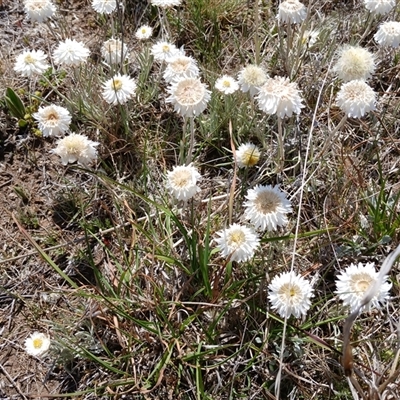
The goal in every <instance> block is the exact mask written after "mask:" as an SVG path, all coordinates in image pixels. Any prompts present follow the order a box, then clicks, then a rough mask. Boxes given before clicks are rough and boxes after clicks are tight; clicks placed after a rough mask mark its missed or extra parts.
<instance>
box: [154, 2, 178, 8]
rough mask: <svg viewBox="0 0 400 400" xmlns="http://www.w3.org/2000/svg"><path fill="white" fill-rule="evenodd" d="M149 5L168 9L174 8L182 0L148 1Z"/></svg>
mask: <svg viewBox="0 0 400 400" xmlns="http://www.w3.org/2000/svg"><path fill="white" fill-rule="evenodd" d="M150 3H151V4H152V5H153V6H157V7H161V8H170V7H174V6H179V5H180V4H181V3H182V0H150Z"/></svg>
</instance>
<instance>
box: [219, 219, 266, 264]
mask: <svg viewBox="0 0 400 400" xmlns="http://www.w3.org/2000/svg"><path fill="white" fill-rule="evenodd" d="M216 235H217V236H219V237H217V238H215V241H216V242H217V245H218V249H219V251H220V252H221V254H222V256H223V257H224V258H226V259H229V261H237V262H242V261H248V260H250V259H251V258H253V256H254V253H255V251H256V250H257V248H258V246H259V245H260V238H259V237H258V236H257V234H256V233H255V232H254V231H253V229H251V228H248V227H246V226H243V225H239V224H233V225H231V226H230V227H229V228H227V229H223V230H221V231H219V232H216Z"/></svg>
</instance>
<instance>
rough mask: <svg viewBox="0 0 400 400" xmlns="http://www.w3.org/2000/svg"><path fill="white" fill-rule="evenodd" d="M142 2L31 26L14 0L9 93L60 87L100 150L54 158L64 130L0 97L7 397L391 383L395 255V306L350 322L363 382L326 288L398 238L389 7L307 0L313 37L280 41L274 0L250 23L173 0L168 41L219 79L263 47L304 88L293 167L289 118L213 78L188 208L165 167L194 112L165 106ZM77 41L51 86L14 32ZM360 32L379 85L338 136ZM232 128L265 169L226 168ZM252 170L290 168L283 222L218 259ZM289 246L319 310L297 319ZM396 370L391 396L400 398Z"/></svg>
mask: <svg viewBox="0 0 400 400" xmlns="http://www.w3.org/2000/svg"><path fill="white" fill-rule="evenodd" d="M0 3H1V2H0ZM145 3H146V2H144V3H141V2H135V1H131V0H126V5H125V14H124V15H123V16H122V14H116V15H115V16H114V20H113V21H112V20H111V19H110V18H109V17H104V16H100V15H96V13H95V12H94V11H93V9H92V8H91V6H90V3H89V2H88V1H80V2H70V1H61V0H60V1H58V2H57V7H58V9H59V13H58V15H57V17H56V18H55V22H54V24H53V25H51V24H40V25H38V24H34V23H31V22H29V21H28V20H26V19H24V18H23V11H22V10H23V6H22V4H20V3H17V2H12V1H7V0H5V1H4V2H3V5H2V8H1V11H0V13H1V14H0V16H1V19H0V21H1V25H2V28H3V29H2V33H0V43H1V47H0V59H1V61H0V93H1V94H0V96H3V95H4V94H5V90H6V88H7V87H10V88H12V89H13V90H14V91H15V92H16V93H18V94H19V96H20V97H21V100H22V102H23V103H24V105H25V107H26V109H27V112H28V114H32V113H33V112H35V111H36V110H37V108H38V107H39V105H42V104H47V102H49V103H57V104H61V105H63V106H65V107H67V108H68V109H69V110H70V112H71V114H72V115H73V121H72V128H71V130H73V131H75V132H78V133H84V134H86V135H87V136H89V137H90V138H91V139H92V140H97V141H100V142H101V146H100V154H99V159H98V162H97V163H96V165H93V168H80V167H78V166H76V165H69V166H67V167H64V166H62V165H61V163H60V161H59V159H58V158H57V156H55V155H52V154H50V153H49V152H50V150H51V149H52V148H54V145H55V141H54V140H52V139H49V138H47V139H46V138H42V137H40V135H38V132H37V130H36V128H37V127H36V125H35V123H34V121H33V119H32V118H31V117H29V115H28V116H26V120H27V122H28V125H27V126H26V127H24V128H19V127H18V120H17V119H16V118H14V117H13V116H12V115H11V113H10V111H9V109H8V108H7V106H6V102H5V99H4V97H0V106H1V109H0V189H1V190H0V204H1V215H2V218H1V222H0V223H1V225H0V234H1V239H2V247H1V259H0V289H1V292H0V333H1V336H2V340H1V341H0V349H1V351H0V397H1V398H4V399H30V398H38V399H39V398H43V399H45V398H79V399H85V400H88V399H106V398H112V399H118V398H121V399H122V398H124V399H159V398H168V399H182V400H186V399H213V400H217V399H221V400H225V399H239V398H243V399H275V398H277V385H278V386H280V394H279V397H280V398H281V399H285V398H288V399H349V398H356V396H358V397H359V398H363V399H367V398H368V399H375V398H379V397H376V395H375V394H374V393H373V388H374V387H379V385H380V384H382V382H384V381H385V379H387V378H388V377H389V376H390V374H392V375H393V374H394V373H395V372H396V371H397V369H396V368H397V364H396V363H397V358H396V354H397V351H398V305H399V303H398V298H399V289H398V284H397V282H398V275H399V269H398V266H397V265H395V266H394V267H393V269H392V271H391V275H390V279H391V281H392V282H393V287H392V290H391V296H392V300H391V301H390V302H389V304H388V305H387V307H386V308H384V309H381V310H373V311H372V312H370V313H364V314H362V315H361V316H360V318H359V319H358V320H357V321H356V323H355V325H354V327H353V330H352V337H351V341H352V346H353V353H354V354H353V356H354V373H353V378H352V379H353V384H350V383H349V382H348V381H347V380H346V378H345V375H344V370H343V367H342V366H341V352H342V340H343V337H342V328H343V324H344V320H345V318H346V316H347V315H348V310H347V309H346V308H344V307H343V306H342V304H341V302H340V301H339V300H338V299H337V297H336V296H335V294H334V291H335V279H336V275H337V273H338V272H339V271H340V270H343V269H344V268H345V267H346V266H347V265H349V264H350V263H351V262H354V263H358V262H367V261H369V262H375V263H376V264H377V265H380V264H381V262H382V260H383V259H384V258H385V257H386V256H387V255H388V254H389V253H390V252H391V251H392V250H393V249H394V248H395V247H397V245H398V243H399V224H400V219H399V217H398V207H399V206H398V200H399V187H398V175H399V169H398V159H399V151H400V147H399V139H398V132H399V122H398V114H399V101H398V100H399V99H398V90H399V66H398V61H399V56H398V51H395V50H387V49H382V48H379V47H378V46H377V44H376V43H375V42H374V39H373V34H374V32H375V31H376V29H377V27H378V25H379V23H380V22H381V21H382V20H385V19H387V18H389V17H382V16H381V17H374V18H372V19H371V17H369V16H368V13H367V12H366V10H365V9H364V8H363V6H362V4H358V3H357V4H355V3H353V2H346V3H339V2H310V4H308V3H307V2H305V3H306V5H307V6H308V7H309V15H308V17H307V20H306V21H305V23H304V24H305V25H304V26H303V27H302V28H298V27H296V28H294V32H292V33H294V34H296V33H298V32H299V31H300V29H301V30H302V31H303V32H304V30H306V29H307V30H309V29H315V30H318V32H319V35H318V39H317V41H316V43H315V44H313V45H312V46H308V45H307V43H304V42H302V41H297V42H296V40H295V41H294V44H293V47H292V51H290V52H288V51H287V41H286V31H285V27H284V26H280V27H279V26H278V25H277V20H276V13H277V4H276V3H275V2H260V4H259V6H258V7H259V9H258V10H259V18H258V19H257V18H255V12H256V10H257V7H256V6H255V4H254V1H251V2H247V3H246V2H243V1H235V0H229V1H228V0H213V1H205V0H193V1H186V2H184V3H185V4H184V5H183V6H181V7H178V8H177V9H176V10H175V11H174V10H170V11H168V12H167V16H168V21H169V22H168V24H169V29H170V30H171V32H172V39H173V41H174V43H176V44H177V45H178V46H179V47H180V46H184V48H185V51H186V52H187V53H188V54H190V55H192V56H193V57H194V58H195V59H196V60H198V62H199V66H200V69H201V72H202V80H203V81H205V82H207V84H208V86H209V88H212V87H213V84H214V82H215V80H216V79H217V77H218V76H220V75H222V73H226V74H232V75H237V73H238V72H239V71H240V69H241V68H243V66H244V65H245V64H246V63H248V62H254V61H255V60H256V59H258V60H259V61H260V64H261V65H262V66H264V67H265V68H266V70H267V71H268V73H269V75H271V76H275V75H278V76H290V77H291V78H292V79H293V80H294V81H296V82H297V84H298V85H299V87H300V88H301V90H302V96H303V98H304V104H305V108H304V109H302V112H301V114H300V115H299V116H296V117H292V118H287V119H285V120H284V122H283V138H284V153H285V159H284V161H283V162H282V160H279V157H278V155H279V154H280V149H279V147H278V142H277V137H278V133H279V132H278V121H277V118H276V116H274V115H272V116H267V115H265V114H263V113H262V112H261V111H259V110H258V109H257V107H256V106H255V104H254V102H253V101H251V100H250V99H249V97H248V96H247V94H244V93H239V92H238V93H236V94H235V95H234V96H235V97H234V100H233V98H232V99H227V98H223V97H221V96H219V95H218V94H217V93H216V92H215V91H214V93H213V96H212V99H211V101H210V103H209V105H208V107H207V110H206V112H205V113H204V114H203V115H202V116H200V117H199V118H198V119H196V121H195V138H196V142H195V150H194V154H193V159H194V162H195V164H196V165H197V166H198V168H199V171H200V172H201V174H202V176H203V178H202V181H201V184H200V185H201V192H200V193H199V194H198V195H197V196H196V197H195V199H194V200H193V201H191V202H189V203H187V204H181V203H176V202H174V201H173V200H172V199H171V198H170V195H169V194H168V193H167V192H166V190H165V174H166V172H167V171H168V170H170V169H172V167H173V166H174V165H176V164H177V162H178V160H179V157H180V155H181V153H182V145H181V140H182V129H183V122H182V118H181V117H180V116H179V115H177V114H176V113H174V111H173V108H172V107H171V106H170V105H168V104H166V102H165V98H166V85H165V84H164V82H163V80H162V74H161V72H160V66H159V65H157V64H155V63H153V62H152V59H151V57H150V54H149V46H150V44H148V43H147V44H146V43H142V42H138V41H137V40H136V39H135V38H134V32H135V31H136V28H137V27H138V26H139V25H141V24H144V23H148V24H149V25H151V26H154V27H155V37H153V39H152V40H151V43H152V42H154V41H155V40H156V38H157V36H158V35H161V27H160V23H162V19H160V16H159V15H158V10H157V9H156V8H155V7H150V5H147V4H145ZM360 3H361V2H360ZM390 15H391V17H390V18H391V19H395V17H396V16H397V15H398V10H396V12H394V11H393V12H392V14H390ZM112 23H113V24H114V25H113V29H115V31H116V32H118V35H119V36H120V37H121V36H123V38H124V42H125V43H126V45H127V46H128V47H129V50H130V51H131V56H130V58H129V62H128V63H127V64H126V65H125V67H124V68H125V70H126V71H125V72H126V73H128V74H129V75H130V76H132V77H134V78H135V79H136V81H137V83H138V90H137V98H136V99H135V101H131V102H130V103H128V105H127V106H126V107H125V106H116V107H109V106H108V105H107V104H106V103H105V102H104V101H103V100H102V98H101V84H102V82H103V81H104V80H106V79H109V75H110V70H109V68H108V67H106V66H105V65H104V64H103V63H102V61H101V53H100V48H101V43H102V42H103V41H104V40H105V39H107V38H109V37H110V36H111V24H112ZM69 36H72V37H73V38H75V39H77V40H82V41H83V42H85V43H86V44H87V45H88V46H89V48H90V49H91V57H90V60H89V61H88V63H87V65H85V66H84V67H83V68H81V69H79V70H75V71H74V70H69V69H67V70H66V71H65V72H62V71H58V73H55V74H52V75H49V76H48V78H49V81H50V84H49V83H46V82H44V81H43V80H40V79H37V80H30V81H28V80H27V79H25V78H21V77H20V76H18V75H17V74H16V73H15V71H13V66H14V62H15V57H16V55H18V54H19V53H20V52H21V51H22V50H23V49H25V48H30V49H42V50H43V51H45V52H46V53H48V54H51V50H52V49H53V48H54V46H55V45H56V43H57V41H58V39H59V38H60V37H63V38H65V37H69ZM295 37H296V35H294V38H295ZM349 40H350V41H351V43H353V44H354V43H357V44H359V45H361V46H363V47H365V48H367V49H369V50H370V51H372V52H373V53H375V54H376V59H377V61H378V63H377V68H376V71H375V73H374V75H373V77H372V78H371V79H370V81H369V83H370V85H371V86H372V87H373V88H374V90H375V91H376V92H377V93H378V95H379V102H378V105H377V110H376V111H374V112H371V113H368V115H367V116H366V117H364V118H361V119H352V118H349V119H347V120H346V121H345V122H344V124H343V126H341V128H340V129H337V132H336V133H335V134H334V135H332V132H334V131H335V128H336V127H337V126H338V125H339V124H340V123H341V121H342V118H343V113H342V111H341V110H340V109H339V108H338V107H337V106H336V105H335V98H336V94H337V92H338V90H339V88H340V84H341V82H340V81H338V79H337V78H335V75H334V73H333V72H332V70H331V67H332V64H333V63H334V60H335V54H336V52H337V50H338V48H339V47H340V46H341V45H343V44H346V43H348V41H349ZM229 124H231V125H232V133H233V142H234V144H235V146H236V147H237V146H238V145H239V144H241V143H244V142H247V141H252V142H253V143H255V144H257V145H258V146H260V148H261V149H262V151H263V154H262V158H261V161H260V164H259V166H258V167H256V168H255V169H253V170H248V171H243V170H238V171H236V175H235V173H234V169H233V163H232V148H231V139H230V133H231V132H230V129H229ZM327 138H330V139H329V140H327ZM235 176H236V179H235ZM233 182H234V184H235V187H234V188H235V190H234V192H230V190H231V187H232V186H231V185H232V183H233ZM256 184H263V185H266V184H272V185H274V184H280V185H281V186H282V187H283V188H284V190H285V191H286V192H287V193H288V194H289V197H290V199H291V201H292V205H293V209H294V212H293V214H292V215H291V217H290V222H289V224H288V226H286V227H285V228H284V229H281V230H279V231H277V232H275V233H266V234H264V236H263V237H262V245H261V248H260V249H259V251H258V252H257V253H256V255H255V257H254V258H253V259H252V260H251V262H247V263H241V264H237V263H228V264H227V263H226V261H225V260H224V259H222V258H221V257H220V256H219V254H218V253H217V252H216V250H215V243H214V242H213V241H212V239H213V236H214V234H215V232H216V231H218V230H220V229H223V228H224V227H225V226H226V225H227V221H228V218H229V207H230V205H229V199H230V198H231V199H232V201H233V203H232V207H233V208H232V210H233V222H238V221H240V220H241V215H242V212H243V201H244V195H245V194H246V191H247V189H248V188H251V187H253V186H255V185H256ZM230 193H233V197H232V196H231V197H230ZM293 262H294V268H295V271H296V272H298V273H300V274H302V275H303V276H305V277H307V279H310V280H311V282H312V283H313V286H314V290H315V296H314V297H313V299H312V306H311V309H310V310H309V312H308V313H307V316H306V317H304V318H301V319H298V320H297V319H294V318H291V319H289V320H288V321H284V320H282V319H281V318H280V317H279V315H278V314H275V313H274V312H273V310H271V309H270V305H269V303H268V299H267V294H268V285H269V283H270V282H271V279H272V278H273V277H274V276H276V275H277V274H278V273H280V272H283V271H288V270H290V267H291V264H292V263H293ZM32 331H41V332H47V333H48V334H49V335H50V337H51V339H52V347H51V351H50V353H49V354H48V355H47V356H46V357H43V358H37V357H31V356H29V355H27V354H26V353H25V351H24V340H25V338H26V337H27V336H28V335H29V334H30V333H31V332H32ZM283 339H284V340H283ZM282 344H284V346H283V347H282ZM279 371H280V372H279ZM277 377H278V378H277ZM277 380H278V382H277ZM354 380H356V381H357V382H358V384H359V388H358V389H357V388H356V389H354V388H353V392H352V391H351V387H354ZM398 382H399V381H398V379H397V378H395V379H393V381H392V382H390V384H389V385H388V386H387V387H386V388H385V389H384V390H383V394H382V396H381V397H380V398H382V399H387V400H388V399H391V398H392V399H396V398H398V397H399V396H400V387H399V386H398ZM371 388H372V389H371ZM357 390H358V394H356V392H357ZM374 396H375V397H374Z"/></svg>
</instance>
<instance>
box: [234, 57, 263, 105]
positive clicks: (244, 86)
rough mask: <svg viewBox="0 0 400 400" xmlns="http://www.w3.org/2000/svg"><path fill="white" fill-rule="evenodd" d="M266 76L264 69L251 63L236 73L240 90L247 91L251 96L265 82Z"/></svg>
mask: <svg viewBox="0 0 400 400" xmlns="http://www.w3.org/2000/svg"><path fill="white" fill-rule="evenodd" d="M267 78H268V75H267V73H266V72H265V71H264V69H263V68H261V67H259V66H257V65H253V64H249V65H247V66H246V67H244V68H243V69H242V70H241V71H240V72H239V75H238V81H239V85H240V89H241V91H242V92H243V93H246V92H249V93H250V96H251V97H253V96H255V95H256V94H257V93H258V89H259V88H260V86H262V85H263V84H264V83H265V82H266V80H267Z"/></svg>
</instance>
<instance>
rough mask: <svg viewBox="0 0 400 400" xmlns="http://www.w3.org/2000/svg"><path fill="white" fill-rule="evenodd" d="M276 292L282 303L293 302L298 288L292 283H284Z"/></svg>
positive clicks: (297, 293)
mask: <svg viewBox="0 0 400 400" xmlns="http://www.w3.org/2000/svg"><path fill="white" fill-rule="evenodd" d="M278 294H279V297H280V298H281V299H282V301H283V302H284V303H293V302H294V301H296V297H298V295H299V288H298V287H297V286H296V285H293V284H292V283H285V284H284V285H282V287H281V288H280V290H279V292H278Z"/></svg>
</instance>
